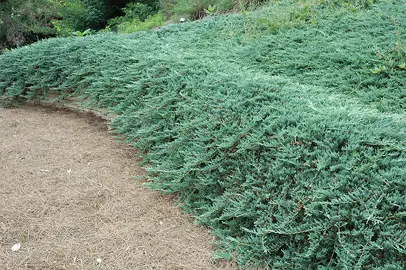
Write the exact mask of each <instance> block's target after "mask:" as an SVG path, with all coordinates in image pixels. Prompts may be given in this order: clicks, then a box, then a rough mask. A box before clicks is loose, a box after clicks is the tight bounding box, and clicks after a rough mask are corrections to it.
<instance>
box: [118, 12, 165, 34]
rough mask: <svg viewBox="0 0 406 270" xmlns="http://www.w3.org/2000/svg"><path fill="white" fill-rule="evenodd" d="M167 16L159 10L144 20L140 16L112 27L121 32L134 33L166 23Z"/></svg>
mask: <svg viewBox="0 0 406 270" xmlns="http://www.w3.org/2000/svg"><path fill="white" fill-rule="evenodd" d="M165 20H166V18H165V16H164V15H163V14H162V13H160V12H158V13H156V14H155V15H150V16H148V17H147V18H146V19H145V20H144V21H141V20H140V19H138V18H134V19H129V20H124V21H122V22H121V23H119V24H116V25H114V26H113V27H112V28H111V29H112V30H113V31H116V32H119V33H133V32H138V31H142V30H147V29H153V28H156V27H160V26H162V25H164V24H165Z"/></svg>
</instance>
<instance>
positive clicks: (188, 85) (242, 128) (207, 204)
mask: <svg viewBox="0 0 406 270" xmlns="http://www.w3.org/2000/svg"><path fill="white" fill-rule="evenodd" d="M405 12H406V5H405V1H399V0H396V1H395V0H393V1H389V0H388V1H382V2H380V3H378V4H374V5H373V6H372V7H371V8H370V9H367V10H360V11H358V12H357V13H353V12H344V13H337V14H336V15H334V13H331V14H330V13H325V14H324V15H323V16H321V17H318V18H317V20H315V21H314V22H308V23H309V24H308V25H301V26H300V27H298V28H293V29H285V30H283V31H275V29H267V28H264V27H263V25H261V26H260V27H258V28H255V29H254V30H255V31H256V33H255V38H252V32H251V31H248V32H247V27H246V24H247V20H246V19H244V18H245V17H244V16H240V15H229V16H224V17H216V18H208V19H206V20H203V21H200V22H195V23H188V24H182V25H171V26H168V27H165V28H163V29H161V30H159V31H151V32H139V33H135V34H131V35H114V34H111V33H110V34H102V35H94V36H89V37H82V38H69V39H52V40H47V41H43V42H40V43H37V44H35V45H32V46H29V47H24V48H21V49H18V50H14V51H12V52H10V53H7V54H5V55H2V56H0V93H2V94H4V95H6V96H10V97H13V96H14V97H18V96H26V97H31V98H32V97H35V96H40V95H46V92H47V91H48V90H49V89H53V90H56V91H59V92H60V93H61V94H62V95H68V94H69V95H70V94H72V95H82V96H84V97H87V102H88V105H97V106H103V107H107V108H109V109H111V110H112V111H115V112H116V113H117V114H118V117H117V118H116V120H115V121H114V122H113V123H112V128H113V129H114V130H115V131H117V132H118V133H119V134H121V135H122V136H123V137H124V138H126V139H127V141H128V142H129V143H131V144H133V145H134V146H135V147H137V148H139V149H140V153H141V152H142V153H143V157H144V160H145V163H148V164H149V166H148V171H149V179H150V181H149V183H148V185H149V186H150V187H152V188H154V189H157V190H161V191H163V192H176V193H177V194H178V195H179V200H180V201H181V202H182V205H183V206H184V208H185V209H186V210H187V211H190V212H192V213H194V214H195V215H196V216H197V218H198V219H199V220H200V221H201V222H202V223H204V224H206V225H208V226H209V227H210V228H212V229H213V232H214V234H215V235H216V236H217V237H218V243H217V245H218V246H219V247H220V248H221V249H222V252H221V253H219V255H218V257H222V258H230V257H235V258H236V260H237V262H238V263H239V264H240V265H241V266H242V267H245V268H250V267H254V266H258V265H260V266H263V267H268V268H269V269H278V268H284V269H404V267H405V262H406V249H405V247H406V228H405V224H406V199H405V194H406V165H405V164H406V146H405V143H406V118H405V107H406V103H405V97H406V92H405V91H406V90H405V87H404V86H405V84H406V76H405V75H406V74H405V69H404V68H401V67H402V63H404V62H405V58H406V56H405V53H404V47H403V45H402V44H403V41H404V40H405V33H403V31H401V30H400V29H402V27H403V26H404V25H405V24H406V16H404V14H405ZM249 23H252V21H250V22H249ZM249 29H253V28H249ZM258 31H262V32H261V33H262V34H261V35H258ZM380 66H385V67H386V71H382V72H372V71H373V70H374V68H379V67H380ZM371 70H372V71H371Z"/></svg>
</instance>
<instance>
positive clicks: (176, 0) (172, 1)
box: [160, 0, 265, 21]
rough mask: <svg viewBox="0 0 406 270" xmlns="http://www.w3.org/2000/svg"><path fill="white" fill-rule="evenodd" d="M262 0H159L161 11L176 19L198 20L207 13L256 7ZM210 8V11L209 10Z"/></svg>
mask: <svg viewBox="0 0 406 270" xmlns="http://www.w3.org/2000/svg"><path fill="white" fill-rule="evenodd" d="M263 2H265V1H264V0H191V1H187V0H161V2H160V6H161V10H162V12H164V13H165V14H166V15H167V16H169V17H171V18H173V19H174V20H175V21H177V20H178V19H179V18H180V17H185V18H187V19H190V20H198V19H201V18H203V17H204V16H206V15H207V14H208V13H225V12H230V11H233V10H234V11H241V10H245V9H247V8H248V7H250V6H251V7H254V6H255V7H256V6H257V5H259V4H261V3H263ZM210 9H211V10H212V11H210Z"/></svg>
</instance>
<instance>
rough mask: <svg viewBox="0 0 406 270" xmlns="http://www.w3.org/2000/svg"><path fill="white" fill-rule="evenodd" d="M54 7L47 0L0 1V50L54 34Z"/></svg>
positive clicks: (55, 13)
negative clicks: (52, 22)
mask: <svg viewBox="0 0 406 270" xmlns="http://www.w3.org/2000/svg"><path fill="white" fill-rule="evenodd" d="M56 17H57V12H56V8H55V6H54V5H51V4H50V3H49V2H48V0H24V1H23V0H8V1H1V2H0V51H1V50H2V49H5V48H14V47H20V46H22V45H25V44H30V43H32V42H35V41H38V40H40V39H42V38H47V37H52V36H55V34H56V33H55V30H54V29H53V28H52V25H51V20H52V19H54V18H56Z"/></svg>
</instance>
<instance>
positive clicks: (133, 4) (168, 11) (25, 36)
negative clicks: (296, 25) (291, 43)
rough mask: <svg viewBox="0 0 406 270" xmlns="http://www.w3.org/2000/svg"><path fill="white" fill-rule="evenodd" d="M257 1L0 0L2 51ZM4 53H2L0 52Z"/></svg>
mask: <svg viewBox="0 0 406 270" xmlns="http://www.w3.org/2000/svg"><path fill="white" fill-rule="evenodd" d="M261 2H263V1H259V0H250V1H249V0H244V1H235V0H211V1H206V0H192V1H183V0H176V1H175V0H161V1H159V0H114V1H113V0H101V1H100V0H25V1H23V0H2V1H0V50H2V49H4V48H14V47H20V46H23V45H26V44H30V43H33V42H35V41H38V40H40V39H43V38H48V37H54V36H70V35H76V36H85V35H89V34H94V33H95V31H98V30H102V31H103V32H108V31H113V32H119V33H131V32H136V31H141V30H145V29H151V28H156V27H160V26H162V25H164V24H165V22H166V21H168V22H173V21H176V22H178V21H179V18H181V17H184V18H186V19H189V20H195V19H201V18H203V17H204V16H207V15H215V14H220V13H224V12H227V11H228V12H229V11H237V10H241V9H245V8H248V7H254V6H255V5H257V4H259V3H261ZM0 52H1V51H0Z"/></svg>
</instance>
